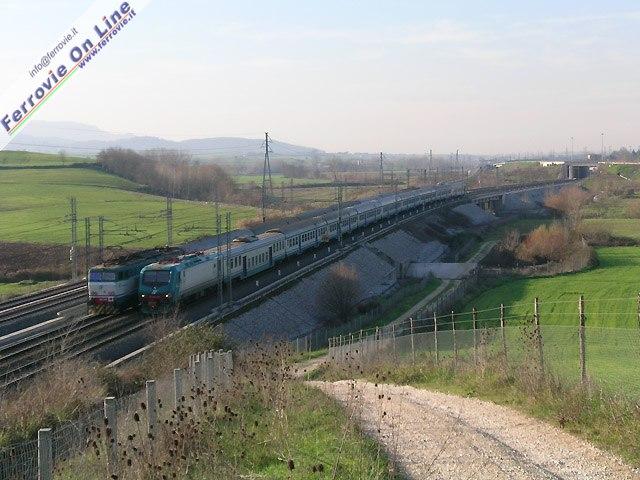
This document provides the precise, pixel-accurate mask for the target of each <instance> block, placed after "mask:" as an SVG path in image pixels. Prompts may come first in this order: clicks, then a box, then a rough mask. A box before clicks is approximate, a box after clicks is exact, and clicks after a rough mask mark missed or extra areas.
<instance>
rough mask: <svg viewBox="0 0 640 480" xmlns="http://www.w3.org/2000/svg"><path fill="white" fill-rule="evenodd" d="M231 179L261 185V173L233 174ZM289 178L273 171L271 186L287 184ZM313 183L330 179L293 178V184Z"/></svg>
mask: <svg viewBox="0 0 640 480" xmlns="http://www.w3.org/2000/svg"><path fill="white" fill-rule="evenodd" d="M233 180H234V181H235V182H236V183H238V184H240V185H244V184H247V183H255V184H256V185H262V175H234V176H233ZM291 180H292V179H291V178H289V177H285V176H284V175H282V174H281V173H274V174H272V175H271V181H272V182H273V188H279V187H280V186H281V185H282V183H283V182H284V184H285V186H287V187H288V186H289V185H290V183H291ZM310 183H311V184H313V183H330V180H327V179H326V178H294V179H293V184H294V185H307V184H310Z"/></svg>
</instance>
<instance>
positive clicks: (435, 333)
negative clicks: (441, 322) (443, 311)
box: [433, 312, 440, 365]
mask: <svg viewBox="0 0 640 480" xmlns="http://www.w3.org/2000/svg"><path fill="white" fill-rule="evenodd" d="M433 347H434V348H435V351H436V365H437V364H438V363H439V360H440V358H439V355H438V316H437V315H436V314H435V312H434V314H433Z"/></svg>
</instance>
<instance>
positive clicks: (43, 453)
mask: <svg viewBox="0 0 640 480" xmlns="http://www.w3.org/2000/svg"><path fill="white" fill-rule="evenodd" d="M38 480H53V445H52V431H51V429H50V428H41V429H40V430H38Z"/></svg>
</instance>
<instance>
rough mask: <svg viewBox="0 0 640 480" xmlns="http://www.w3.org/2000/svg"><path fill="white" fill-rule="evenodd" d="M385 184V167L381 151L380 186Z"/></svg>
mask: <svg viewBox="0 0 640 480" xmlns="http://www.w3.org/2000/svg"><path fill="white" fill-rule="evenodd" d="M382 185H384V169H383V167H382V152H380V186H382Z"/></svg>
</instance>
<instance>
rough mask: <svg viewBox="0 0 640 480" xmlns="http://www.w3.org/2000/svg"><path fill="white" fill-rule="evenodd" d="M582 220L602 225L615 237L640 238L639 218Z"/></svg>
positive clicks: (588, 223)
mask: <svg viewBox="0 0 640 480" xmlns="http://www.w3.org/2000/svg"><path fill="white" fill-rule="evenodd" d="M584 222H585V223H586V224H587V225H595V226H598V227H602V228H604V229H605V230H606V231H608V232H610V233H611V234H612V235H614V236H616V237H625V238H633V239H634V240H640V218H588V219H586V220H584Z"/></svg>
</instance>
